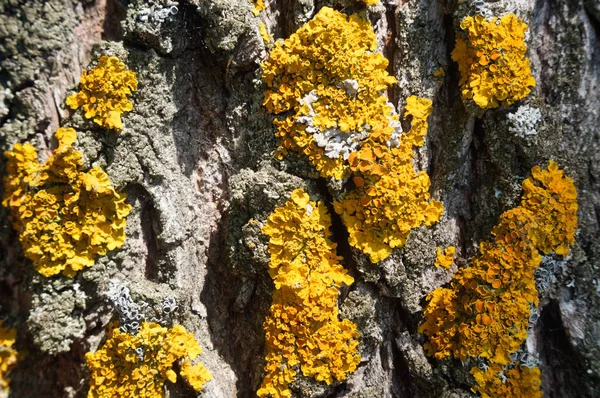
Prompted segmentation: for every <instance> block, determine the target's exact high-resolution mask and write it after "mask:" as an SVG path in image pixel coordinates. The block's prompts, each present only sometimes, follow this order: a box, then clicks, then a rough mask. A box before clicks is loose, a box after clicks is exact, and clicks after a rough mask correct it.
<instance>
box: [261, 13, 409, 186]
mask: <svg viewBox="0 0 600 398" xmlns="http://www.w3.org/2000/svg"><path fill="white" fill-rule="evenodd" d="M375 50H376V40H375V33H374V32H373V29H372V28H371V25H370V23H369V21H368V20H366V19H365V18H363V17H361V16H359V15H357V14H355V15H351V16H350V17H347V16H346V15H345V14H342V13H340V12H338V11H335V10H333V9H331V8H329V7H323V8H322V9H321V10H320V11H319V12H318V13H317V15H315V17H314V18H313V19H312V20H311V21H309V22H308V23H306V24H305V25H304V26H302V27H301V28H300V29H298V31H296V33H294V34H292V35H291V36H290V37H289V38H288V39H286V40H285V41H283V42H277V43H276V45H275V48H274V49H273V51H271V54H270V56H269V59H267V60H266V61H265V62H264V63H263V64H262V68H263V73H262V78H263V80H264V81H265V82H266V84H267V86H268V89H267V90H266V92H265V98H264V102H263V104H264V106H265V107H266V108H267V110H268V111H269V112H271V113H273V114H275V115H282V116H280V117H278V118H276V119H275V121H274V124H275V125H276V126H277V137H278V138H279V144H280V145H279V148H278V151H277V157H279V158H281V157H282V156H283V155H285V154H287V153H288V151H292V152H295V153H297V154H299V155H305V156H307V157H308V160H309V161H310V163H311V164H312V165H313V166H314V167H315V168H316V169H317V170H318V171H319V173H320V174H321V176H323V177H334V178H336V179H341V178H342V177H343V176H344V174H346V173H348V172H349V171H350V167H349V164H348V162H347V159H348V157H349V156H350V154H351V153H353V152H356V150H357V149H358V148H359V147H360V145H361V142H362V141H363V140H364V139H365V138H366V137H367V136H369V135H370V134H371V135H372V134H378V135H379V136H380V137H381V139H382V140H384V141H385V140H386V139H385V138H384V137H390V136H392V134H393V133H394V125H399V123H398V115H397V114H396V113H395V111H394V109H393V106H392V105H391V104H388V102H387V96H386V95H385V94H384V92H385V90H386V89H387V88H388V87H389V86H391V85H392V84H394V83H395V82H396V79H395V78H394V77H392V76H390V75H389V74H388V73H387V71H386V68H387V65H388V60H387V59H385V57H383V55H381V54H379V53H376V52H375Z"/></svg>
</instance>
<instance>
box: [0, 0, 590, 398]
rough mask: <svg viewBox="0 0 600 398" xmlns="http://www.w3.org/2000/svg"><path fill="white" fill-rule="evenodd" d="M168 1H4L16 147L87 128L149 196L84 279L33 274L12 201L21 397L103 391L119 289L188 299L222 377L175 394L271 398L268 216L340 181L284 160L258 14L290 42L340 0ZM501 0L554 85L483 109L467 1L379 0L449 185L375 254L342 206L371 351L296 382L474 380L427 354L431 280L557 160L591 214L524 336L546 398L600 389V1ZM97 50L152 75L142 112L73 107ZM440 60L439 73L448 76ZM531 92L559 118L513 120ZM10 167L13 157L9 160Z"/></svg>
mask: <svg viewBox="0 0 600 398" xmlns="http://www.w3.org/2000/svg"><path fill="white" fill-rule="evenodd" d="M167 3H168V4H169V5H170V4H171V3H170V2H167V1H164V2H163V1H162V0H149V1H142V0H130V1H126V0H80V1H77V0H45V1H41V0H0V84H1V87H0V149H1V150H2V151H6V150H9V149H10V148H11V147H12V146H13V145H14V144H15V143H18V142H21V143H23V142H31V143H32V144H34V145H35V146H36V147H37V149H38V151H39V152H41V154H42V157H47V156H49V154H50V152H51V150H52V149H53V148H54V147H55V145H56V141H55V139H54V138H53V134H54V132H55V131H56V129H57V128H58V127H59V126H71V127H74V128H75V129H76V130H77V131H78V133H79V138H78V143H77V145H78V149H79V150H81V151H82V152H83V153H84V158H85V161H86V165H87V166H90V165H100V166H102V167H103V168H104V169H105V170H106V171H107V173H108V174H109V176H110V178H111V180H112V182H113V184H114V186H115V187H116V188H117V190H119V191H123V192H125V193H126V194H127V197H128V202H129V203H130V204H131V205H132V207H133V209H132V211H131V214H130V215H129V216H128V218H127V228H126V233H127V239H126V242H125V245H124V246H123V247H122V248H121V249H118V250H115V251H112V252H110V253H109V254H108V255H107V256H104V257H99V258H98V259H97V261H96V265H95V266H94V267H91V268H89V269H87V270H85V271H83V272H80V273H78V275H77V276H76V277H75V278H74V279H70V278H66V277H63V276H56V277H52V278H43V277H42V276H40V275H39V274H37V273H36V272H35V270H34V268H33V267H32V265H31V263H30V261H29V260H27V259H25V258H24V256H23V254H22V250H21V247H20V244H19V241H18V236H17V234H16V233H15V232H14V231H13V229H12V226H11V224H10V222H9V220H8V211H7V209H5V208H0V319H4V320H5V325H11V326H13V327H16V328H17V330H18V345H17V347H18V349H19V350H20V351H21V350H23V351H25V350H26V351H27V352H28V355H27V356H26V358H25V359H24V360H23V361H21V362H20V363H19V365H18V367H17V368H16V369H15V370H14V372H13V373H12V384H11V395H10V396H11V397H20V398H21V397H23V398H24V397H36V398H39V397H84V396H86V394H87V389H88V380H89V379H88V378H89V376H88V373H87V369H86V366H85V358H84V356H85V353H86V352H88V351H94V350H96V349H97V348H98V347H99V346H100V345H101V343H102V341H103V338H104V336H105V333H106V327H107V325H108V324H109V322H110V321H111V320H114V319H116V318H117V313H116V311H115V309H114V308H113V307H112V305H111V304H110V300H109V299H108V291H109V286H110V284H111V283H120V284H123V285H125V286H127V287H128V288H129V289H130V291H131V296H132V298H133V299H134V300H135V301H136V302H146V303H148V304H150V306H156V305H158V304H159V303H161V302H162V300H164V299H165V298H167V297H170V296H172V297H174V298H175V300H176V302H177V306H178V307H177V311H176V312H175V313H174V314H173V315H172V317H173V318H172V321H174V322H177V323H180V324H182V325H184V326H185V327H186V328H187V329H188V330H189V331H192V332H193V333H194V334H195V336H196V338H197V339H198V341H199V342H200V345H201V347H202V349H203V351H204V352H203V354H202V358H201V359H202V362H203V363H204V364H205V365H206V367H207V368H208V369H209V371H210V372H211V373H212V375H213V380H212V381H211V382H209V383H208V384H207V385H206V386H205V389H204V391H203V392H202V393H199V394H195V393H193V391H191V390H190V389H189V388H188V387H186V386H184V384H183V382H181V381H180V382H178V383H177V384H175V385H167V396H169V397H192V396H196V395H198V396H204V397H215V398H216V397H251V396H255V393H256V390H257V388H258V387H259V385H260V382H261V380H262V375H263V374H262V368H263V366H264V359H263V358H264V333H263V329H262V323H263V321H264V319H265V316H266V315H267V313H268V310H269V306H270V303H271V293H272V290H273V286H272V282H271V279H270V277H269V275H268V273H267V266H266V265H267V263H268V253H267V251H266V248H267V238H266V237H265V236H264V235H262V234H261V232H260V227H261V225H264V223H265V221H266V217H267V216H268V215H269V214H270V213H271V212H272V211H273V209H274V208H275V207H277V206H280V205H282V204H283V203H284V202H285V201H286V200H287V198H288V197H289V194H290V193H291V192H292V191H293V190H294V189H296V188H300V187H303V188H305V189H307V190H308V191H309V192H310V193H311V194H312V195H313V197H315V198H320V199H321V200H324V201H325V202H326V203H331V202H332V198H333V195H334V194H335V192H336V190H338V189H339V188H338V187H336V186H335V184H334V183H332V182H328V181H324V180H323V179H319V178H316V176H315V173H314V171H312V170H311V168H310V167H309V166H308V165H307V164H306V163H304V162H303V161H302V160H301V159H296V158H294V157H293V156H291V157H289V158H288V159H285V160H284V161H278V160H275V159H274V158H273V156H272V151H273V150H274V148H275V146H276V141H275V137H274V128H273V126H272V122H271V121H272V118H271V116H270V115H269V114H268V113H266V111H265V109H264V108H263V107H262V106H261V102H262V96H263V91H264V86H263V85H262V83H261V81H260V63H261V62H262V61H263V60H264V59H266V57H267V55H268V50H267V49H266V48H265V46H264V44H263V41H262V39H261V37H260V35H259V30H258V26H259V23H260V22H261V21H262V22H265V23H266V25H267V27H268V29H269V31H270V32H272V33H274V34H275V38H286V37H288V36H289V35H290V34H291V33H293V32H294V31H295V30H296V29H297V28H298V27H300V26H301V25H302V24H303V23H305V22H306V21H308V20H310V19H311V18H312V16H314V14H315V12H316V11H317V10H318V9H319V8H320V7H322V6H323V5H327V4H329V3H330V2H329V3H328V2H324V1H319V0H317V1H315V0H272V1H267V3H268V5H269V6H268V8H267V10H266V11H264V12H263V13H262V14H261V15H260V16H259V17H258V18H257V17H255V16H254V15H253V14H252V12H251V9H252V5H251V4H250V2H249V1H247V0H179V1H178V2H172V3H173V5H175V6H177V8H178V13H177V14H176V15H174V16H173V17H171V18H169V19H167V20H165V21H162V22H156V21H154V20H152V19H149V20H145V21H144V20H143V18H140V15H142V14H143V12H144V11H142V10H143V9H144V8H149V7H152V6H157V7H158V6H161V5H162V6H165V5H167ZM347 3H348V6H349V7H350V9H352V8H351V7H355V8H357V9H358V7H357V6H356V5H352V4H350V3H352V2H347ZM487 4H488V7H489V8H490V9H491V10H492V11H493V12H494V13H495V14H497V15H501V14H503V13H508V12H514V13H517V14H518V15H519V16H521V17H522V18H523V19H524V20H525V21H526V22H527V23H528V24H529V30H528V55H529V57H530V59H531V63H532V71H533V74H534V76H535V78H536V81H537V86H536V87H535V88H534V89H533V90H532V94H530V96H529V97H527V98H526V99H525V100H523V101H521V102H520V103H518V104H516V105H514V106H512V107H511V108H509V109H502V108H500V109H497V110H490V111H486V112H483V111H481V110H475V109H473V108H472V107H469V106H466V105H465V104H464V103H463V101H462V100H461V97H460V90H459V87H458V81H459V73H458V68H457V66H456V64H455V63H454V62H453V61H451V59H450V52H451V51H452V49H453V48H454V39H455V36H456V33H457V30H458V29H459V28H458V24H459V21H460V20H461V19H462V17H463V16H464V15H466V13H467V12H468V9H469V4H468V3H467V2H464V1H463V2H461V1H458V2H456V1H454V0H438V1H428V0H382V1H381V2H380V5H378V6H375V7H371V8H370V9H369V12H368V17H369V19H370V20H371V22H372V24H373V26H374V29H375V32H376V34H377V37H378V45H379V48H380V50H381V51H382V52H383V53H384V54H385V56H386V57H387V58H388V59H389V60H390V66H389V71H390V73H391V74H393V75H394V76H395V77H396V78H397V79H398V81H399V82H400V83H399V84H398V85H396V86H394V87H393V89H391V90H390V92H389V96H390V102H392V103H394V104H395V105H396V107H397V109H398V111H399V113H400V114H403V106H404V103H405V99H406V98H407V97H408V96H410V95H417V96H420V97H426V98H430V99H432V100H433V114H432V115H431V117H430V119H429V132H428V134H427V137H426V144H425V145H424V146H423V147H422V148H420V149H418V151H417V156H416V165H415V166H416V168H417V169H419V170H426V171H427V172H428V174H429V175H430V177H431V194H432V197H434V198H436V199H438V200H440V201H441V202H442V203H443V204H444V206H445V211H444V215H443V217H442V219H441V220H440V222H439V223H436V224H435V225H434V226H433V227H430V228H426V227H422V228H419V229H417V230H415V231H413V232H412V233H411V236H410V238H409V241H408V243H407V244H406V246H405V247H404V248H403V249H396V250H394V253H393V255H392V256H391V257H390V258H388V259H387V260H385V261H383V262H381V263H379V264H377V265H373V264H371V263H370V262H369V261H368V259H367V258H366V257H365V256H363V255H362V254H360V253H358V252H356V251H353V250H351V248H350V247H349V245H348V243H347V235H346V232H345V229H344V226H343V225H342V223H341V221H340V220H339V218H337V217H336V216H335V214H333V215H332V217H333V227H332V231H333V234H334V240H335V241H336V242H337V243H338V245H339V247H338V248H339V254H340V255H342V256H343V257H344V261H343V264H344V266H345V267H346V268H348V269H349V270H350V273H351V274H352V275H353V277H354V278H355V280H356V282H355V284H354V285H353V286H351V287H350V288H349V289H348V290H347V291H344V292H343V294H342V296H341V297H342V298H343V300H342V302H341V304H340V308H341V311H340V312H341V315H342V316H344V317H347V318H349V319H351V320H352V321H353V322H355V323H357V325H358V329H359V331H360V333H361V343H360V350H361V354H362V361H361V364H360V366H359V368H358V370H357V371H356V373H354V374H353V375H350V376H349V378H348V380H347V382H344V383H338V384H336V385H331V386H326V385H325V384H323V383H321V384H319V383H317V382H315V381H314V380H310V379H303V378H298V380H297V381H296V382H295V383H294V384H293V386H292V387H293V391H294V394H295V396H298V397H300V396H310V397H353V398H358V397H364V398H378V397H382V398H383V397H426V398H427V397H466V396H469V395H470V394H472V393H471V392H470V386H472V384H473V380H472V378H471V376H470V375H469V369H470V367H469V366H463V365H462V364H461V363H460V361H458V360H452V359H448V360H444V361H441V362H440V361H435V360H433V359H432V358H429V357H427V356H426V355H425V353H424V351H423V349H422V344H423V343H424V342H425V338H424V336H422V335H420V334H418V333H417V330H416V329H417V326H418V324H419V323H420V322H421V321H422V310H423V305H424V304H425V296H426V295H427V294H428V293H429V292H431V291H433V290H434V289H435V288H436V287H438V286H441V285H443V284H445V283H447V282H449V281H450V280H451V278H452V272H451V271H447V270H444V269H441V268H439V269H436V268H434V267H433V266H432V264H433V262H434V260H435V252H436V248H437V247H438V246H442V247H445V246H448V245H454V246H456V247H457V253H458V256H459V257H460V258H461V259H463V260H461V261H462V263H463V264H464V263H466V261H467V259H469V258H470V257H472V256H473V255H475V254H476V253H477V248H478V244H479V242H481V241H484V240H486V239H489V237H490V231H491V229H492V227H493V226H494V225H495V224H496V223H497V221H498V217H499V216H500V214H501V213H502V212H504V211H506V210H508V209H510V208H512V207H514V206H516V205H517V204H518V202H519V200H520V196H521V193H522V189H521V182H522V181H523V179H524V178H526V177H528V176H529V175H530V170H531V168H532V167H533V166H535V165H545V164H547V162H548V160H550V159H554V160H555V161H557V163H558V164H559V165H560V167H561V168H564V169H565V170H566V174H567V175H568V176H570V177H571V178H573V179H574V180H575V184H576V186H577V190H578V195H579V196H578V204H579V213H578V217H579V226H578V231H577V235H576V243H575V244H574V245H573V247H572V249H571V253H570V255H569V256H568V257H567V258H566V260H565V261H563V262H560V264H556V263H552V262H551V261H545V262H544V263H543V266H542V268H543V269H544V271H543V272H544V276H543V277H544V278H545V279H544V280H543V281H538V285H539V284H540V283H543V287H544V288H543V289H542V290H541V292H540V316H539V319H538V321H537V322H536V323H535V327H534V329H533V332H532V335H531V337H530V342H529V343H530V344H533V347H534V349H535V352H536V353H537V354H538V355H539V357H540V359H541V362H542V363H541V365H540V367H541V371H542V383H543V384H542V389H543V391H544V393H545V396H546V397H578V398H579V397H595V396H600V272H599V266H600V239H599V236H598V235H599V232H600V86H599V84H600V2H599V1H598V0H537V1H533V0H497V1H494V2H489V3H487ZM101 54H109V55H117V56H118V57H119V58H120V59H121V60H123V61H124V62H125V63H126V64H127V66H128V68H129V69H130V70H133V71H135V72H136V73H137V79H138V82H139V88H138V91H136V92H135V93H134V95H133V96H132V101H133V104H134V109H133V111H132V112H129V113H126V114H124V117H123V118H124V125H125V128H124V129H123V131H122V133H121V134H119V135H117V134H115V133H114V132H107V131H105V130H103V129H101V128H99V127H98V126H96V125H94V124H93V123H92V122H90V121H88V120H86V119H84V118H83V117H82V115H81V112H72V111H70V110H69V109H68V108H67V107H66V106H65V104H64V101H65V98H66V97H67V95H69V94H70V93H73V92H74V90H75V89H76V87H77V83H78V81H79V77H80V76H81V72H82V70H84V69H86V68H87V66H88V64H89V63H90V61H91V60H94V59H96V58H97V56H99V55H101ZM440 66H442V67H444V69H445V70H446V76H445V78H443V79H440V78H436V77H434V76H433V73H434V72H435V71H436V70H437V69H438V68H439V67H440ZM522 104H529V105H530V106H533V107H536V108H538V109H539V110H540V112H541V114H542V120H541V122H540V124H539V126H538V128H537V134H536V135H532V136H518V135H516V134H514V133H511V132H510V131H509V128H510V121H509V118H508V114H509V113H511V112H514V111H515V110H516V109H517V108H518V106H519V105H522ZM5 165H6V159H5V157H4V156H0V174H2V175H4V173H5ZM250 220H256V221H258V223H254V222H250V223H249V221H250ZM249 247H254V248H255V249H254V250H250V249H249ZM540 278H541V276H540ZM539 286H541V285H539ZM167 384H168V383H167ZM303 394H308V395H303Z"/></svg>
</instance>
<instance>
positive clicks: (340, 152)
mask: <svg viewBox="0 0 600 398" xmlns="http://www.w3.org/2000/svg"><path fill="white" fill-rule="evenodd" d="M307 131H308V129H307ZM313 136H314V137H315V142H316V143H317V145H318V146H320V147H321V148H323V150H324V152H325V156H327V157H328V158H331V159H337V158H339V157H340V156H342V158H343V159H344V160H347V159H348V157H349V156H350V154H351V153H352V152H356V151H358V150H359V149H360V143H361V141H362V140H364V139H365V138H367V137H368V136H369V132H368V131H366V129H365V130H362V131H360V132H358V131H351V132H349V133H347V132H344V131H342V130H339V129H335V128H334V129H327V130H325V131H324V132H323V133H314V134H313Z"/></svg>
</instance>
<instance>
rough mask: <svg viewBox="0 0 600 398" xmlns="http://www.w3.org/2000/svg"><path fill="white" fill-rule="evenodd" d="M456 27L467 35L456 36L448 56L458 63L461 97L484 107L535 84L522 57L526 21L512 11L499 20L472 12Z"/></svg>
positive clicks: (519, 96)
mask: <svg viewBox="0 0 600 398" xmlns="http://www.w3.org/2000/svg"><path fill="white" fill-rule="evenodd" d="M460 27H461V29H462V30H463V31H465V32H466V33H467V38H466V40H465V39H463V38H462V37H458V38H457V39H456V46H455V48H454V50H453V51H452V59H453V60H454V61H456V62H458V68H459V70H460V75H461V80H460V83H459V84H460V85H461V87H462V95H463V97H464V98H469V99H473V101H474V102H475V103H476V104H477V105H478V106H479V107H481V108H484V109H486V108H497V107H498V106H500V105H502V106H508V105H511V104H512V103H514V102H515V101H518V100H520V99H523V98H525V97H526V96H527V95H528V94H529V92H530V91H531V90H530V87H533V86H535V79H534V78H533V76H532V75H531V69H530V65H529V59H528V58H527V57H526V51H527V45H526V44H525V31H526V30H527V24H525V23H524V22H523V21H522V20H521V19H520V18H518V17H517V16H516V15H515V14H507V15H505V16H503V17H502V18H501V19H500V20H499V21H498V18H494V19H493V20H491V21H488V20H486V19H485V18H484V17H482V16H481V15H476V16H475V17H470V16H469V17H466V18H465V19H464V20H463V21H462V22H461V24H460Z"/></svg>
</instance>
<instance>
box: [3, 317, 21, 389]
mask: <svg viewBox="0 0 600 398" xmlns="http://www.w3.org/2000/svg"><path fill="white" fill-rule="evenodd" d="M2 324H3V322H2V321H0V393H5V394H8V392H9V391H10V378H9V374H10V371H11V370H13V368H14V367H15V366H16V364H17V361H18V360H19V356H18V354H17V351H16V350H15V349H14V348H13V346H14V344H15V340H16V337H17V331H16V329H11V328H6V327H4V326H2Z"/></svg>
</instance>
